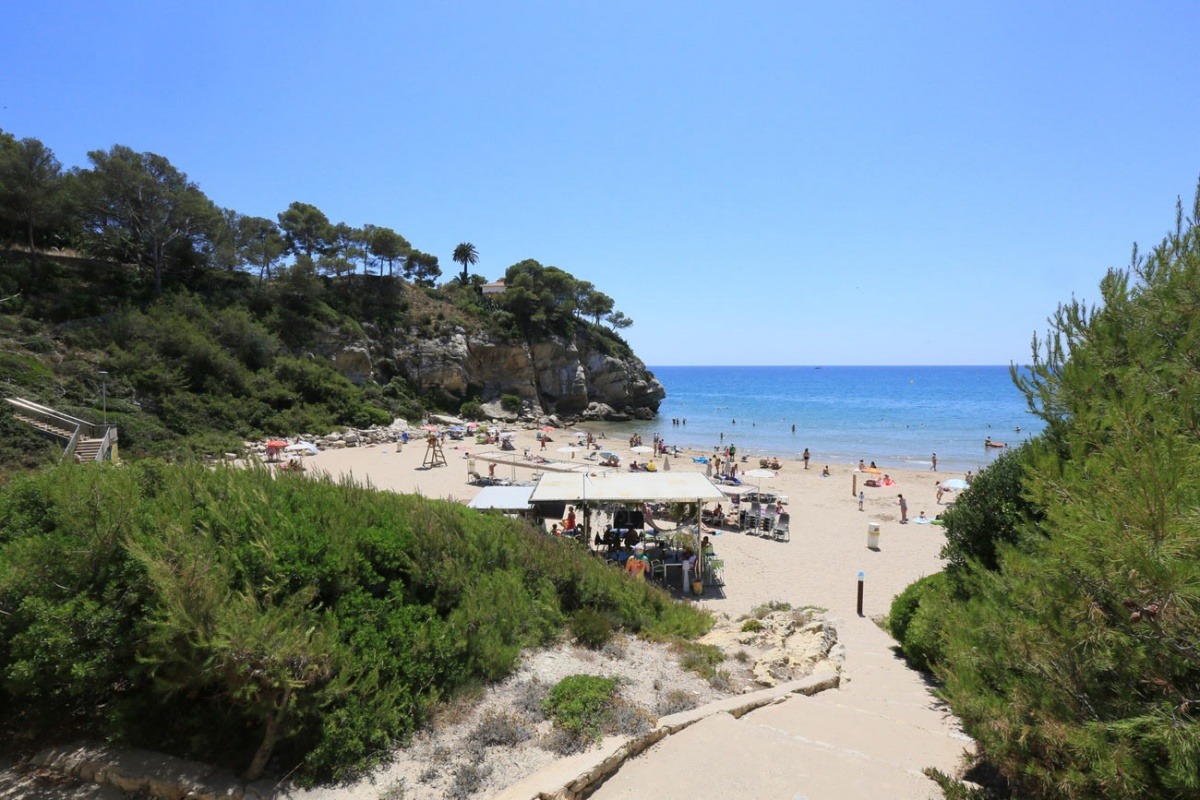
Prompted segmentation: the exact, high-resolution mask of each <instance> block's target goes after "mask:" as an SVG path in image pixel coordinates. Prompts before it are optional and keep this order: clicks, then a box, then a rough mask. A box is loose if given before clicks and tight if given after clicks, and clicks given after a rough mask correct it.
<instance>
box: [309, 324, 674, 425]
mask: <svg viewBox="0 0 1200 800" xmlns="http://www.w3.org/2000/svg"><path fill="white" fill-rule="evenodd" d="M324 344H325V345H326V347H322V348H320V349H321V350H324V351H325V352H324V353H323V354H324V355H327V356H328V357H329V358H330V359H331V361H332V362H333V364H334V366H335V367H337V369H338V370H340V371H341V372H342V373H343V374H344V375H346V377H348V378H349V379H350V380H351V381H354V382H355V383H361V382H362V381H364V380H366V379H367V378H369V377H371V375H372V372H373V365H372V363H371V359H372V354H373V357H374V358H375V359H378V360H384V359H386V360H388V361H390V362H391V365H390V366H392V368H393V369H394V370H395V371H396V372H397V373H398V374H399V375H401V376H402V377H404V378H405V379H406V380H408V381H409V382H410V383H411V384H412V385H413V386H414V387H415V388H417V389H418V390H419V391H421V392H424V393H426V394H429V395H432V396H434V397H435V398H437V399H438V400H439V401H440V402H442V403H444V404H446V405H450V406H453V405H454V404H455V403H461V402H462V401H463V400H466V399H468V398H478V399H479V400H480V401H481V402H482V403H484V404H485V405H488V404H491V403H493V402H496V401H498V400H499V399H500V397H501V396H502V395H515V396H517V397H519V398H520V399H521V401H522V403H523V404H524V406H525V410H526V411H528V412H529V413H532V414H534V415H537V416H541V415H547V414H557V415H559V416H565V417H581V418H588V419H611V420H622V419H650V418H651V417H653V416H654V415H655V414H656V413H657V412H658V406H659V403H661V402H662V399H663V398H664V397H665V396H666V390H665V389H664V388H663V385H662V384H661V383H659V382H658V380H657V379H656V378H655V377H654V375H653V374H652V373H651V372H650V371H649V370H648V369H646V365H645V364H644V363H642V361H641V360H640V359H638V358H637V357H636V356H633V355H628V356H624V357H619V356H615V355H609V354H606V353H604V352H601V351H600V350H599V349H597V348H595V347H593V346H591V343H589V342H588V341H587V340H586V339H566V338H562V337H548V338H546V339H544V340H542V341H538V342H534V343H532V344H529V343H524V342H513V341H510V340H506V339H504V338H502V337H499V336H495V335H491V334H487V333H482V332H469V331H467V330H465V329H463V328H461V327H459V328H455V329H453V331H451V332H447V333H444V334H441V335H438V336H434V337H425V338H417V337H409V338H408V339H407V341H404V340H396V339H393V341H391V342H388V343H386V344H385V343H383V342H382V341H378V340H374V341H367V342H361V341H360V342H345V341H344V342H342V343H341V344H340V346H334V347H330V346H329V345H332V344H333V342H332V341H327V342H325V343H324Z"/></svg>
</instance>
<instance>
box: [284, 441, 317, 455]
mask: <svg viewBox="0 0 1200 800" xmlns="http://www.w3.org/2000/svg"><path fill="white" fill-rule="evenodd" d="M283 450H284V452H285V453H307V454H308V455H310V456H315V455H316V454H317V446H316V445H315V444H313V443H312V442H296V443H295V444H289V445H288V446H287V447H285V448H283Z"/></svg>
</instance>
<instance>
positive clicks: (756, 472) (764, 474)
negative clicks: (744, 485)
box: [742, 469, 777, 494]
mask: <svg viewBox="0 0 1200 800" xmlns="http://www.w3.org/2000/svg"><path fill="white" fill-rule="evenodd" d="M742 477H743V478H754V479H755V481H754V483H755V485H756V486H757V487H758V493H759V494H762V481H763V478H774V477H777V473H775V472H772V471H771V470H769V469H751V470H747V471H746V472H743V473H742Z"/></svg>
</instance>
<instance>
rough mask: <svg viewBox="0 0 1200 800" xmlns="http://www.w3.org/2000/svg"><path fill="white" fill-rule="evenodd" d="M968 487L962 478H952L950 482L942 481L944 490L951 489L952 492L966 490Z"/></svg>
mask: <svg viewBox="0 0 1200 800" xmlns="http://www.w3.org/2000/svg"><path fill="white" fill-rule="evenodd" d="M967 486H968V484H967V482H966V481H964V480H963V479H962V478H951V479H950V480H948V481H942V488H943V489H951V490H954V491H957V490H959V489H965V488H967Z"/></svg>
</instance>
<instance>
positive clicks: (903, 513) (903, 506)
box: [896, 494, 908, 525]
mask: <svg viewBox="0 0 1200 800" xmlns="http://www.w3.org/2000/svg"><path fill="white" fill-rule="evenodd" d="M896 497H898V498H900V524H901V525H907V524H908V501H907V500H905V499H904V495H902V494H898V495H896Z"/></svg>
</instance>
